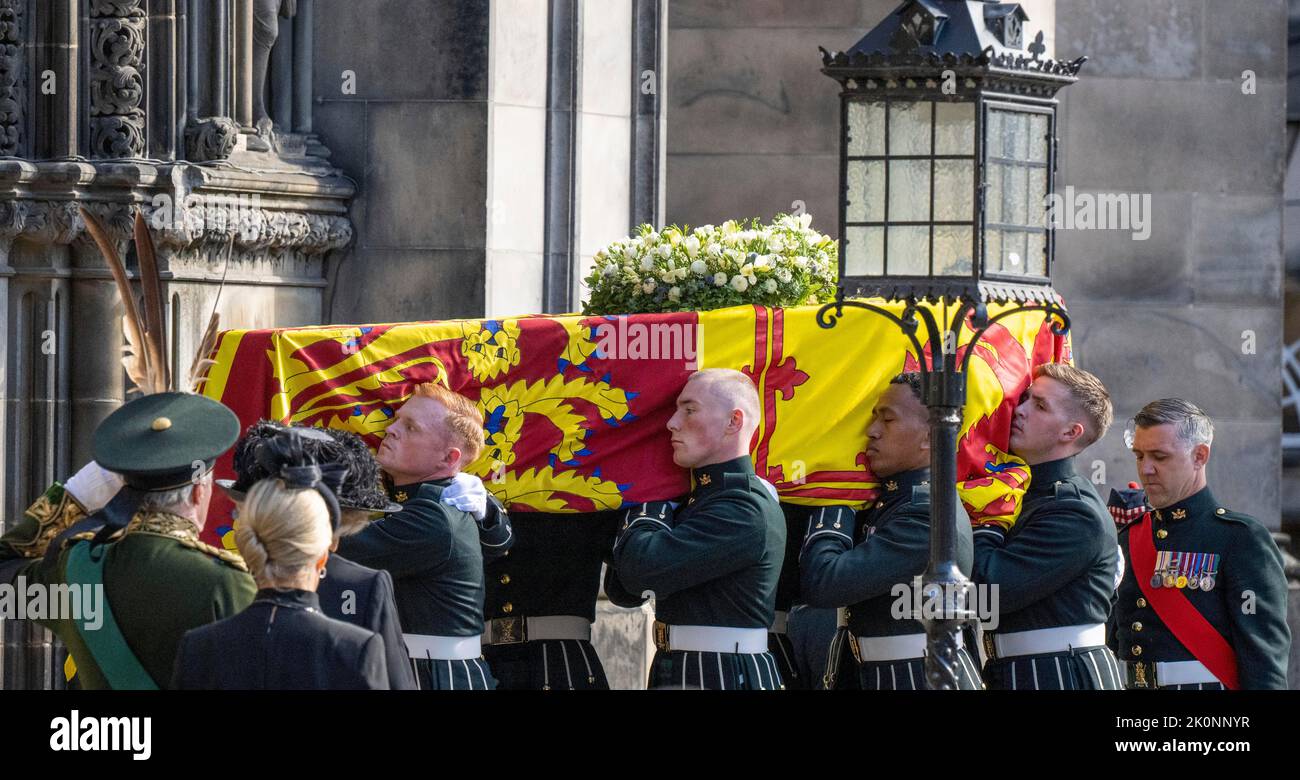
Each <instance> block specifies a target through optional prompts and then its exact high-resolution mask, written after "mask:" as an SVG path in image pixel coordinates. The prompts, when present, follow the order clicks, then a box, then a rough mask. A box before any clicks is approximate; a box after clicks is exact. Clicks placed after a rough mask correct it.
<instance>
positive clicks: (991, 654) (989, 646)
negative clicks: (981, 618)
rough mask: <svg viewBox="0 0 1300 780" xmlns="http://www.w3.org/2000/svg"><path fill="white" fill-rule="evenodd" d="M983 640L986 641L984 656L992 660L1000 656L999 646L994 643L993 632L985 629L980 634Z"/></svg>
mask: <svg viewBox="0 0 1300 780" xmlns="http://www.w3.org/2000/svg"><path fill="white" fill-rule="evenodd" d="M980 639H981V641H983V642H984V657H985V658H987V659H989V660H990V661H992V660H994V659H996V658H997V657H998V649H997V646H996V645H995V644H994V643H993V634H991V633H989V632H988V631H985V632H984V633H983V634H981V635H980Z"/></svg>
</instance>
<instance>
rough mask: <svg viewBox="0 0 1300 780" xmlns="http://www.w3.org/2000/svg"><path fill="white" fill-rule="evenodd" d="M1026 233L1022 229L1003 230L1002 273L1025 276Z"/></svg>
mask: <svg viewBox="0 0 1300 780" xmlns="http://www.w3.org/2000/svg"><path fill="white" fill-rule="evenodd" d="M1025 254H1026V250H1025V233H1024V231H1020V230H1005V231H1003V232H1002V273H1005V274H1016V275H1019V276H1023V275H1024V273H1025Z"/></svg>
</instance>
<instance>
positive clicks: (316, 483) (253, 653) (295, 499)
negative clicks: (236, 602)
mask: <svg viewBox="0 0 1300 780" xmlns="http://www.w3.org/2000/svg"><path fill="white" fill-rule="evenodd" d="M278 438H279V439H280V440H279V441H277V442H276V444H277V445H281V444H282V445H283V447H282V449H281V448H279V447H277V448H274V449H281V451H280V452H277V453H262V457H260V458H259V461H260V462H261V463H262V464H263V465H264V466H271V465H272V464H273V463H274V462H275V461H276V458H273V457H272V456H273V455H278V456H282V457H280V458H279V460H289V461H298V462H302V461H303V460H307V459H305V458H303V457H301V446H300V444H299V443H298V442H296V441H294V439H296V437H278ZM345 472H346V467H345V466H342V465H341V464H319V465H318V464H315V463H307V464H306V465H297V466H288V465H285V466H281V467H280V469H279V475H278V477H271V478H268V479H264V480H261V481H260V482H258V483H257V484H255V485H253V487H252V489H251V490H249V491H248V493H247V495H246V497H245V500H244V502H243V505H242V508H241V513H240V518H239V521H240V522H239V527H238V528H237V529H236V530H235V544H236V546H237V547H238V548H239V552H240V554H241V555H243V557H244V562H245V563H247V564H248V568H249V570H250V571H251V572H252V574H253V579H254V580H255V581H256V582H257V587H258V591H257V596H256V597H255V598H254V600H253V603H252V604H251V605H250V606H249V607H248V608H247V609H246V610H244V611H243V612H241V613H239V614H238V615H235V616H234V617H230V618H226V619H225V620H221V621H218V622H216V623H213V624H211V625H207V626H203V627H201V628H197V629H194V630H192V631H189V632H187V633H186V634H185V636H184V638H183V639H182V640H181V645H180V650H179V652H178V653H177V656H176V669H175V674H174V677H173V687H174V688H177V689H204V690H211V689H243V690H248V689H257V690H260V689H273V690H300V689H339V690H358V689H360V690H376V689H380V690H387V689H388V687H389V686H388V668H387V667H388V665H387V662H386V660H385V655H384V640H383V638H382V637H380V636H379V635H378V634H376V633H375V632H373V631H368V630H366V629H364V628H360V627H358V626H353V625H349V624H347V623H344V622H343V621H340V620H334V619H332V618H329V617H326V616H325V615H324V614H323V613H322V611H321V609H320V601H319V598H318V597H317V595H316V589H317V586H318V585H319V583H320V577H321V574H322V572H323V571H324V570H325V562H326V561H327V560H328V559H329V548H330V546H331V544H332V543H333V539H334V533H333V530H334V527H336V526H337V524H338V520H339V515H340V510H339V505H338V500H337V499H336V498H335V495H334V488H336V487H337V486H338V485H339V484H340V483H341V482H342V476H343V474H344V473H345ZM331 485H333V487H331Z"/></svg>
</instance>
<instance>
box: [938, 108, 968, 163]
mask: <svg viewBox="0 0 1300 780" xmlns="http://www.w3.org/2000/svg"><path fill="white" fill-rule="evenodd" d="M934 153H935V154H975V104H974V103H936V104H935V106H934Z"/></svg>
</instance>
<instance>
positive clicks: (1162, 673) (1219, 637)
mask: <svg viewBox="0 0 1300 780" xmlns="http://www.w3.org/2000/svg"><path fill="white" fill-rule="evenodd" d="M1133 425H1134V429H1133V432H1132V445H1131V446H1132V448H1133V454H1134V456H1135V457H1136V458H1137V471H1138V478H1139V479H1140V480H1141V481H1142V486H1143V487H1144V488H1145V489H1146V493H1147V500H1148V501H1149V502H1150V504H1151V506H1152V507H1154V509H1153V510H1152V511H1150V512H1148V513H1146V514H1145V516H1143V518H1142V519H1140V520H1139V521H1137V522H1136V523H1133V524H1132V525H1129V526H1127V527H1125V528H1124V529H1123V530H1122V531H1120V534H1119V540H1120V549H1122V550H1124V551H1125V553H1126V556H1125V557H1126V558H1127V559H1128V562H1129V569H1128V572H1127V573H1126V574H1125V575H1124V581H1123V582H1122V583H1121V584H1120V587H1119V599H1118V601H1117V603H1116V605H1115V615H1114V622H1115V636H1114V646H1115V647H1116V650H1117V652H1118V653H1119V656H1120V658H1122V659H1123V660H1124V661H1126V662H1127V666H1128V670H1127V671H1128V684H1129V687H1133V688H1196V689H1200V688H1206V689H1219V690H1221V689H1223V688H1224V687H1225V686H1226V687H1228V688H1232V689H1237V688H1282V689H1284V688H1286V687H1287V679H1286V668H1287V658H1288V657H1289V655H1290V651H1291V632H1290V630H1289V629H1288V628H1287V624H1286V609H1287V585H1286V577H1285V575H1284V574H1283V571H1282V555H1281V553H1280V552H1279V551H1278V548H1277V545H1276V544H1275V543H1274V542H1273V539H1272V537H1270V536H1269V533H1268V530H1267V529H1266V528H1264V526H1263V525H1262V524H1261V523H1260V522H1259V521H1258V520H1256V519H1255V518H1253V517H1251V516H1249V515H1244V514H1241V513H1240V512H1232V511H1229V510H1228V509H1225V508H1224V506H1223V505H1222V504H1220V503H1219V502H1218V501H1217V500H1216V499H1215V498H1214V494H1212V493H1211V492H1210V488H1209V487H1207V485H1206V477H1205V465H1206V463H1208V462H1209V460H1210V444H1211V442H1212V441H1213V439H1214V424H1213V423H1212V422H1210V418H1209V417H1208V416H1206V414H1205V413H1204V412H1202V411H1201V410H1200V409H1198V408H1197V407H1195V406H1193V405H1192V404H1190V403H1188V402H1187V401H1184V400H1182V399H1179V398H1165V399H1161V400H1159V401H1152V402H1151V403H1149V404H1147V405H1146V406H1144V407H1142V411H1140V412H1138V413H1137V416H1136V417H1134V418H1133Z"/></svg>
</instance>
